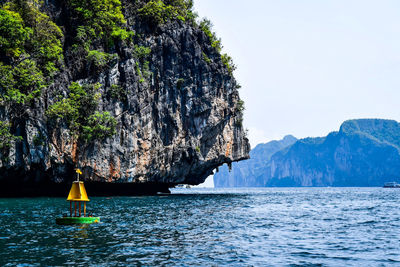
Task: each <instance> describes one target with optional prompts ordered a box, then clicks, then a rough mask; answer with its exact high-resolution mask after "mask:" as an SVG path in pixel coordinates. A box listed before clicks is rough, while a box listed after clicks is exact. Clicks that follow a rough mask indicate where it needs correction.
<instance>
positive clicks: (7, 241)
mask: <svg viewBox="0 0 400 267" xmlns="http://www.w3.org/2000/svg"><path fill="white" fill-rule="evenodd" d="M88 193H89V195H90V192H88ZM399 203H400V189H390V188H389V189H384V188H262V189H175V190H173V194H172V195H169V196H153V197H114V198H92V199H91V202H90V203H89V204H88V209H89V210H91V211H93V212H94V213H95V214H96V215H99V216H101V220H102V223H101V224H96V225H90V226H86V227H82V226H58V225H56V224H55V218H56V217H57V216H59V215H61V214H63V213H66V212H67V210H68V207H69V206H68V204H67V202H66V201H65V199H61V198H33V199H27V198H26V199H23V198H19V199H0V248H1V249H0V266H15V265H20V266H30V265H45V266H46V265H47V266H49V265H74V266H76V265H78V266H79V265H81V266H88V265H92V266H121V265H133V266H136V265H145V266H154V265H157V266H158V265H168V266H226V265H231V266H285V265H300V266H302V265H322V266H392V265H399V266H400V232H399V230H400V204H399Z"/></svg>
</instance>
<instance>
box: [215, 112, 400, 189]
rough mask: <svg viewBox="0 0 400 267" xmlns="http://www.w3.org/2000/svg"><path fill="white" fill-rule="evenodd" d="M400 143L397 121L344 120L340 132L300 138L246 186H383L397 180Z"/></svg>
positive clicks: (283, 150)
mask: <svg viewBox="0 0 400 267" xmlns="http://www.w3.org/2000/svg"><path fill="white" fill-rule="evenodd" d="M399 140H400V124H399V123H398V122H396V121H392V120H379V119H362V120H350V121H346V122H344V123H343V124H342V126H341V127H340V131H339V132H332V133H330V134H329V135H328V136H326V137H322V138H306V139H301V140H298V141H297V142H295V143H294V144H293V145H291V146H289V147H287V148H285V149H282V150H279V151H277V152H276V153H275V154H274V155H272V156H271V158H270V159H265V160H264V162H263V164H262V166H260V167H258V168H256V169H254V172H255V174H254V176H255V177H258V178H257V179H258V180H257V181H258V182H257V183H252V184H251V185H247V186H382V185H383V184H384V183H385V182H391V181H397V182H399V181H400V171H399V170H400V146H399ZM250 154H251V155H252V152H250ZM244 163H246V161H245V162H240V164H244ZM240 171H241V172H246V170H240ZM216 177H217V178H218V176H216ZM247 179H248V178H247ZM236 183H240V182H236ZM216 184H218V183H216Z"/></svg>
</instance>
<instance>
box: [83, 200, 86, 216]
mask: <svg viewBox="0 0 400 267" xmlns="http://www.w3.org/2000/svg"><path fill="white" fill-rule="evenodd" d="M83 217H86V202H83Z"/></svg>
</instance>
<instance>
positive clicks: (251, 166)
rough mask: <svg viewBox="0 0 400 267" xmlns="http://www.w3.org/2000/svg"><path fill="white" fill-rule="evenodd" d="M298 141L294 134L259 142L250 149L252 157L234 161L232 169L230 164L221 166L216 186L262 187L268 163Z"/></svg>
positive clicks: (216, 177)
mask: <svg viewBox="0 0 400 267" xmlns="http://www.w3.org/2000/svg"><path fill="white" fill-rule="evenodd" d="M296 141H297V139H296V137H294V136H292V135H287V136H285V137H284V138H283V139H282V140H280V141H271V142H268V143H265V144H259V145H257V146H256V147H255V148H254V149H252V150H251V151H250V159H249V160H245V161H240V162H234V163H232V170H231V171H230V172H229V169H228V166H227V165H224V166H222V167H220V168H219V171H218V173H216V174H215V175H214V186H215V187H260V186H264V185H265V181H264V177H263V175H262V173H263V172H264V168H265V166H266V163H267V162H268V161H269V160H270V159H271V156H272V155H273V154H275V153H276V152H278V151H280V150H282V149H284V148H286V147H288V146H290V145H292V144H294V143H295V142H296Z"/></svg>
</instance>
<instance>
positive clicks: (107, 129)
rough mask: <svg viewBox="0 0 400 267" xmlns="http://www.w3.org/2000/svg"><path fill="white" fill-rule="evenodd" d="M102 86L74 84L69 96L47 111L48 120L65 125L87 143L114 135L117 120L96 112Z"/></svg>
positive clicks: (106, 113) (105, 113)
mask: <svg viewBox="0 0 400 267" xmlns="http://www.w3.org/2000/svg"><path fill="white" fill-rule="evenodd" d="M100 86H101V85H100V84H85V85H80V84H78V83H72V84H71V85H70V87H69V90H70V91H69V94H68V96H67V97H66V98H63V97H60V99H59V100H58V101H57V102H56V103H54V104H53V105H51V106H50V107H49V109H48V110H47V111H46V115H47V117H48V119H49V120H51V121H54V122H55V123H57V124H60V123H65V124H66V125H67V126H68V128H69V129H70V130H71V132H72V133H73V134H74V135H75V136H76V137H78V138H80V139H81V140H83V141H85V142H86V143H90V142H93V141H96V140H97V141H102V140H103V139H104V138H106V137H110V136H112V135H114V134H115V126H116V120H115V119H114V118H113V117H112V116H111V115H110V114H109V113H108V112H103V113H99V112H98V111H96V109H97V106H98V103H99V98H100V94H99V93H98V89H99V87H100Z"/></svg>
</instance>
